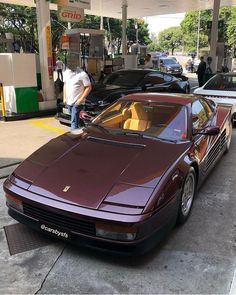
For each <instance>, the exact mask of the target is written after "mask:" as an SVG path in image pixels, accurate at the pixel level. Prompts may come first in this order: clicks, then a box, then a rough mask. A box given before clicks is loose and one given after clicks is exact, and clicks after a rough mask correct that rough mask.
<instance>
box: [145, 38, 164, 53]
mask: <svg viewBox="0 0 236 295" xmlns="http://www.w3.org/2000/svg"><path fill="white" fill-rule="evenodd" d="M147 49H148V51H150V52H152V51H161V52H162V51H163V48H162V47H161V45H160V44H159V42H158V41H157V40H154V41H152V42H151V43H150V44H148V47H147Z"/></svg>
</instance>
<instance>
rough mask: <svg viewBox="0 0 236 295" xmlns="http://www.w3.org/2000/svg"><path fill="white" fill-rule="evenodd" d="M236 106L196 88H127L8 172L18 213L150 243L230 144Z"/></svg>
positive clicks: (65, 231)
mask: <svg viewBox="0 0 236 295" xmlns="http://www.w3.org/2000/svg"><path fill="white" fill-rule="evenodd" d="M230 112H231V109H230V107H229V106H222V105H219V106H216V105H215V104H214V102H211V101H206V100H205V99H203V98H199V97H194V96H190V95H187V96H185V95H163V94H156V93H155V94H154V93H143V94H132V95H128V96H126V97H124V98H122V99H120V100H119V101H117V102H116V103H114V104H113V105H112V106H110V107H109V108H108V109H106V110H105V111H103V112H102V113H101V114H100V115H99V116H97V117H96V118H95V119H94V120H93V121H92V122H91V124H88V125H87V126H86V128H84V129H83V130H80V132H78V134H75V133H74V134H72V133H70V132H69V133H66V134H64V135H62V136H59V137H57V138H55V139H53V140H51V141H50V142H49V143H47V144H46V145H44V146H43V147H41V148H40V149H39V150H37V151H36V152H34V153H33V154H32V155H31V156H30V157H29V158H27V159H26V160H25V161H24V162H23V163H22V164H21V165H20V166H19V167H18V168H17V169H16V170H15V171H14V172H13V174H12V175H10V176H9V177H8V179H7V180H6V181H5V183H4V190H5V192H6V201H7V206H8V208H9V215H10V216H12V217H13V218H14V219H16V220H18V221H19V222H22V223H25V224H27V225H28V226H31V227H33V228H35V229H37V230H39V231H41V232H44V233H45V234H49V235H53V236H55V237H58V238H60V239H63V240H69V241H71V242H75V243H78V244H81V245H83V244H86V245H87V246H90V247H97V248H99V247H100V248H102V249H107V250H112V251H119V252H135V251H141V252H142V251H144V250H147V249H149V248H150V247H151V246H152V245H153V242H154V243H156V242H157V241H158V240H159V239H160V238H161V237H162V235H163V233H164V232H165V231H166V230H167V229H169V228H171V227H172V226H173V225H174V224H175V223H176V222H177V223H184V222H185V221H186V219H187V218H188V216H189V214H190V211H191V208H192V204H193V200H194V196H195V193H196V190H197V188H198V187H199V186H200V184H201V183H202V181H203V180H204V179H205V178H206V176H207V175H208V173H209V172H210V170H211V169H212V167H213V166H214V165H215V164H216V162H217V161H218V160H219V158H220V157H221V155H222V154H223V153H225V152H227V150H228V149H229V146H230V141H231V131H232V125H231V116H230Z"/></svg>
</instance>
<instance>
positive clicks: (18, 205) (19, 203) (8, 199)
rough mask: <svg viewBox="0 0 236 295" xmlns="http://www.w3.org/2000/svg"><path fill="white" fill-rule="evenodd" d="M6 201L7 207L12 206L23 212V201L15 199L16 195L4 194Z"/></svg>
mask: <svg viewBox="0 0 236 295" xmlns="http://www.w3.org/2000/svg"><path fill="white" fill-rule="evenodd" d="M6 202H7V205H8V206H9V207H12V208H14V209H16V210H18V211H20V212H23V203H22V201H21V200H19V199H17V198H16V197H13V196H10V195H9V194H6Z"/></svg>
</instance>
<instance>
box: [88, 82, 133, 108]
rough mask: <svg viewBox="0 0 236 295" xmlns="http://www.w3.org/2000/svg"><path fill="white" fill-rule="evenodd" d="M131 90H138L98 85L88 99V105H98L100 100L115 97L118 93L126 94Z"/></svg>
mask: <svg viewBox="0 0 236 295" xmlns="http://www.w3.org/2000/svg"><path fill="white" fill-rule="evenodd" d="M130 89H136V88H135V87H132V88H126V87H121V86H117V85H104V84H98V85H95V88H94V89H93V90H92V92H91V93H90V94H89V96H88V97H87V99H86V103H95V104H97V103H98V101H99V100H104V99H106V98H107V97H108V96H110V95H113V94H116V93H124V94H126V93H127V92H128V91H129V90H130Z"/></svg>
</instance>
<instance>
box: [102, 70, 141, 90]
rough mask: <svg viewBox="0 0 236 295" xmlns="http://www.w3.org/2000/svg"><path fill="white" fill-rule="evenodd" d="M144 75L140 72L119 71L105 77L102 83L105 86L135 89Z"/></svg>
mask: <svg viewBox="0 0 236 295" xmlns="http://www.w3.org/2000/svg"><path fill="white" fill-rule="evenodd" d="M144 76H145V73H144V72H142V71H141V70H140V71H137V72H135V71H121V72H115V73H112V74H110V75H109V76H107V77H106V78H105V79H104V80H103V81H102V83H103V84H106V85H117V86H122V87H135V86H138V84H139V83H140V82H141V81H142V79H143V78H144Z"/></svg>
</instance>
